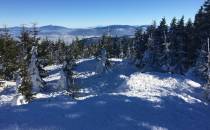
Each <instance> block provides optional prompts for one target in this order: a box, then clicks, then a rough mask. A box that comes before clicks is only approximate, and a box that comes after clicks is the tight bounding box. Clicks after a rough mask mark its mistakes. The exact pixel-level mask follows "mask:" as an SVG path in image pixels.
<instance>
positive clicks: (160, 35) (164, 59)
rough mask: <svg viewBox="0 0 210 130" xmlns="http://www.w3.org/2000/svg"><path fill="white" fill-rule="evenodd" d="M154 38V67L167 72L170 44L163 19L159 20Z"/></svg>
mask: <svg viewBox="0 0 210 130" xmlns="http://www.w3.org/2000/svg"><path fill="white" fill-rule="evenodd" d="M155 36H156V37H155V45H154V51H155V62H156V66H157V67H158V68H161V69H163V70H164V71H168V69H169V63H168V62H169V46H170V43H169V42H168V26H167V25H166V19H165V18H163V19H162V20H161V22H160V25H159V26H158V28H157V29H156V32H155ZM157 63H158V64H157Z"/></svg>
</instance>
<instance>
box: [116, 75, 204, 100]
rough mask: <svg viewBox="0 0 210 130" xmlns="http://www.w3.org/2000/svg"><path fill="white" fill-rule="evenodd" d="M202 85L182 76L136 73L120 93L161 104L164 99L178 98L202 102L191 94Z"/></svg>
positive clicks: (125, 83) (123, 85)
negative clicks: (168, 97)
mask: <svg viewBox="0 0 210 130" xmlns="http://www.w3.org/2000/svg"><path fill="white" fill-rule="evenodd" d="M196 87H197V88H199V87H201V85H200V84H199V83H196V82H194V81H192V80H189V79H185V78H184V77H181V76H180V75H171V74H161V73H152V74H150V73H146V74H145V73H135V74H132V75H131V76H130V78H129V79H127V80H126V81H125V82H124V84H122V86H121V87H119V91H123V90H124V91H125V92H121V93H122V94H124V95H127V96H132V97H140V98H143V99H146V100H149V101H152V102H161V101H162V97H166V96H176V97H179V98H181V99H183V100H184V101H185V102H188V103H197V102H201V100H200V99H198V98H197V97H193V96H192V95H191V92H192V91H194V90H193V89H194V88H196Z"/></svg>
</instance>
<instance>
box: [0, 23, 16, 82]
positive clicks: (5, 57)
mask: <svg viewBox="0 0 210 130" xmlns="http://www.w3.org/2000/svg"><path fill="white" fill-rule="evenodd" d="M16 44H17V42H16V41H15V40H14V39H13V38H12V37H11V36H10V34H9V30H8V29H7V28H6V26H5V28H4V29H3V31H2V33H1V38H0V61H1V63H0V64H1V68H0V74H1V77H2V78H3V79H5V80H12V79H14V74H15V71H16V70H17V65H16V62H15V61H16V56H17V53H18V49H17V47H16Z"/></svg>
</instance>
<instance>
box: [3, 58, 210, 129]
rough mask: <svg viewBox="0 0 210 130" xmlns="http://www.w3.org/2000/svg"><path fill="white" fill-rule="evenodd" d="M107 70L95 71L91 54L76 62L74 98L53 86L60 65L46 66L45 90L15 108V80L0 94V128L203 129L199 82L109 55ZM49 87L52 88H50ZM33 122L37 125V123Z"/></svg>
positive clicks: (205, 111)
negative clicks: (140, 67)
mask: <svg viewBox="0 0 210 130" xmlns="http://www.w3.org/2000/svg"><path fill="white" fill-rule="evenodd" d="M110 60H111V61H112V69H111V70H110V71H108V72H106V73H104V74H97V73H96V70H95V68H96V67H95V65H96V63H97V61H96V60H95V59H93V58H90V59H81V60H78V61H77V66H76V69H75V72H74V73H75V78H76V82H77V84H78V86H80V89H81V94H80V95H79V97H77V98H76V99H77V100H73V99H71V97H69V96H65V92H62V91H61V92H57V91H54V90H55V88H54V87H55V86H56V82H57V81H58V80H59V79H60V73H59V70H60V67H61V66H48V67H46V68H45V69H46V70H47V71H48V73H49V74H50V76H49V77H47V78H45V79H44V80H45V81H47V83H48V90H49V92H45V93H39V94H37V95H36V98H37V99H35V100H34V101H33V102H32V103H30V104H26V105H21V106H17V102H15V101H16V100H14V99H16V98H15V97H16V94H15V89H14V83H12V82H8V87H7V88H5V89H3V90H1V92H0V95H1V96H0V104H1V105H0V128H1V129H2V130H4V129H21V130H22V129H23V130H28V129H45V130H56V129H62V130H67V129H74V130H81V129H93V130H95V129H100V130H107V129H109V130H116V129H121V130H128V129H129V130H177V129H178V130H197V129H199V130H207V129H210V119H209V116H210V106H209V105H208V104H207V103H206V102H205V100H204V99H203V97H202V94H203V93H202V92H203V89H202V88H201V85H200V84H199V83H197V82H195V81H192V80H190V79H188V78H187V77H184V76H180V75H172V74H161V73H153V72H151V73H140V72H138V69H137V68H136V67H134V66H133V65H131V64H129V63H128V62H127V61H124V60H121V59H110ZM50 88H51V89H50ZM37 124H38V125H37Z"/></svg>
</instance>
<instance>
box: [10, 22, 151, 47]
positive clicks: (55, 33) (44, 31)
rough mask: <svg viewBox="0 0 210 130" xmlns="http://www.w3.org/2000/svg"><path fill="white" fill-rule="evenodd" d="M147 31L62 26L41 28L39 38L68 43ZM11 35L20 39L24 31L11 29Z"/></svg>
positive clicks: (123, 26)
mask: <svg viewBox="0 0 210 130" xmlns="http://www.w3.org/2000/svg"><path fill="white" fill-rule="evenodd" d="M139 28H143V29H146V28H147V25H142V26H130V25H110V26H104V27H94V28H77V29H74V28H67V27H62V26H54V25H47V26H42V27H39V36H40V37H41V38H46V37H47V38H48V39H50V40H57V39H58V38H61V39H63V40H64V41H66V42H69V43H70V42H72V40H73V39H75V38H76V37H78V38H80V39H83V38H91V37H100V36H102V35H104V34H109V35H111V36H119V37H121V36H134V34H135V32H136V30H137V29H139ZM9 30H10V33H11V34H12V36H14V37H18V36H19V35H20V32H21V30H22V27H11V28H9Z"/></svg>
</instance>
